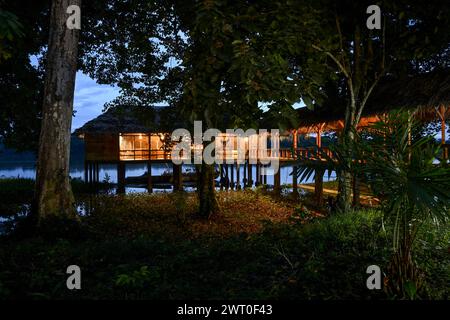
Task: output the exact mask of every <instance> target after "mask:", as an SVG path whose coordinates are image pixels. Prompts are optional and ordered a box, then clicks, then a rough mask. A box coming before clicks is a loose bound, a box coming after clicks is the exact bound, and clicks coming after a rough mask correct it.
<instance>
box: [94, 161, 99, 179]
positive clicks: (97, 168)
mask: <svg viewBox="0 0 450 320" xmlns="http://www.w3.org/2000/svg"><path fill="white" fill-rule="evenodd" d="M95 178H96V180H97V183H99V182H100V164H99V163H98V162H97V163H96V164H95Z"/></svg>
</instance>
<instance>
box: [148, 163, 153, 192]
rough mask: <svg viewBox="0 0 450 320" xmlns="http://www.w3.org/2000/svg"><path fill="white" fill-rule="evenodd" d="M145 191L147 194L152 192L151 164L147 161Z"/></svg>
mask: <svg viewBox="0 0 450 320" xmlns="http://www.w3.org/2000/svg"><path fill="white" fill-rule="evenodd" d="M147 175H148V177H147V191H148V192H149V193H152V192H153V182H152V162H151V161H150V160H149V161H148V162H147Z"/></svg>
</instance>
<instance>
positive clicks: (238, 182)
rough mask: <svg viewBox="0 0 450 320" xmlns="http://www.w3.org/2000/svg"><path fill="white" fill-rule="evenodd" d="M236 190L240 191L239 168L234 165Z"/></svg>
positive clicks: (237, 165)
mask: <svg viewBox="0 0 450 320" xmlns="http://www.w3.org/2000/svg"><path fill="white" fill-rule="evenodd" d="M236 190H241V166H240V165H239V163H237V164H236Z"/></svg>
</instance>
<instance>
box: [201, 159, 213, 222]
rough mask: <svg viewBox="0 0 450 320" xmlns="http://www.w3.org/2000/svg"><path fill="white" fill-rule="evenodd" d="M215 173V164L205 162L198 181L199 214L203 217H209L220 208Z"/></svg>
mask: <svg viewBox="0 0 450 320" xmlns="http://www.w3.org/2000/svg"><path fill="white" fill-rule="evenodd" d="M214 174H215V170H214V166H213V165H207V164H205V163H204V162H203V163H202V166H201V170H200V181H199V183H198V197H199V215H200V216H201V217H203V218H209V217H210V216H211V215H212V214H213V213H214V212H216V211H217V208H218V203H217V199H216V192H215V189H214Z"/></svg>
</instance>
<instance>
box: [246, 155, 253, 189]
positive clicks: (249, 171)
mask: <svg viewBox="0 0 450 320" xmlns="http://www.w3.org/2000/svg"><path fill="white" fill-rule="evenodd" d="M252 185H253V177H252V164H251V163H250V161H249V163H248V166H247V186H248V187H249V188H251V187H252Z"/></svg>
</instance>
